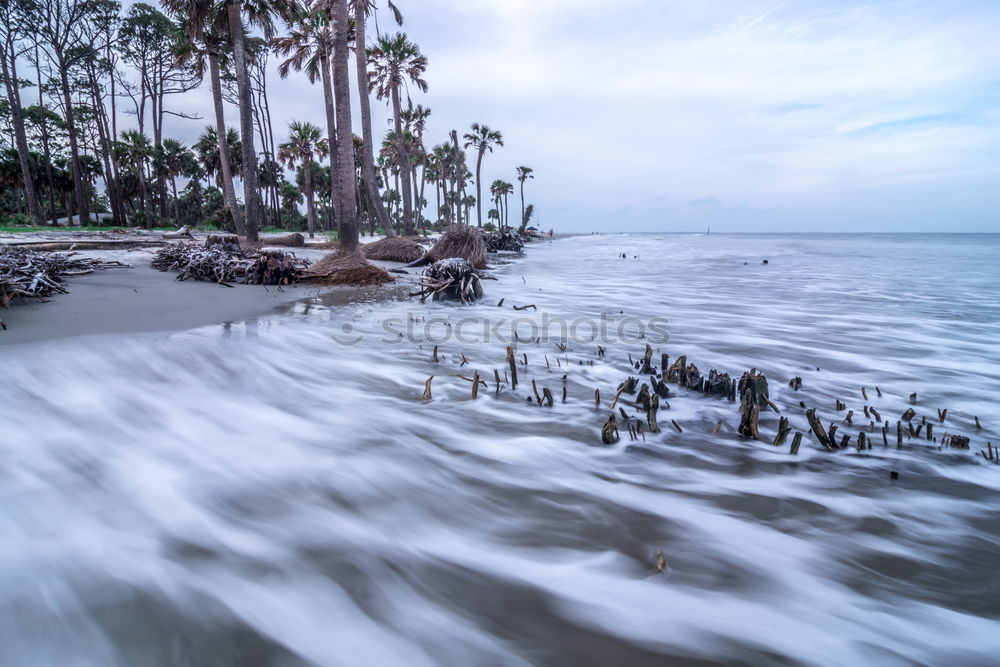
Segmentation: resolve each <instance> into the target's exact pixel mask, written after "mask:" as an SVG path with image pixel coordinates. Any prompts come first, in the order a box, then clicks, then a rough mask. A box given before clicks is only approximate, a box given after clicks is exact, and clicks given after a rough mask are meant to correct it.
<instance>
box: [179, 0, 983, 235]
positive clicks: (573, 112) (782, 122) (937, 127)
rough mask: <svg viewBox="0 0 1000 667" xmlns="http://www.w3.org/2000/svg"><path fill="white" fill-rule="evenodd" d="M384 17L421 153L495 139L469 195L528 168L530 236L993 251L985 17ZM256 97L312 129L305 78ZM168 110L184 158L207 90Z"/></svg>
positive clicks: (572, 3)
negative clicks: (814, 241) (707, 236)
mask: <svg viewBox="0 0 1000 667" xmlns="http://www.w3.org/2000/svg"><path fill="white" fill-rule="evenodd" d="M379 4H380V6H384V4H385V3H384V2H382V1H381V0H380V2H379ZM396 4H397V5H398V6H399V7H400V9H401V10H402V11H403V13H404V16H405V24H404V26H403V27H402V28H397V27H396V26H395V24H394V23H393V22H392V21H391V16H390V14H389V13H388V12H387V11H380V12H379V14H378V22H379V26H380V27H381V29H382V30H383V31H389V30H391V31H395V30H397V29H400V30H403V31H405V32H406V33H407V34H408V35H409V37H410V38H411V39H412V40H413V41H415V42H416V43H417V44H419V45H420V47H421V49H422V50H423V52H424V54H425V55H426V56H427V57H428V60H429V65H428V70H427V74H426V79H427V82H428V84H429V86H430V88H429V91H428V92H427V93H426V94H423V93H420V92H419V91H411V92H412V93H413V94H412V100H413V103H414V104H418V103H419V104H423V105H425V106H428V107H430V108H431V109H432V115H431V118H430V120H429V122H428V128H427V138H426V143H427V144H428V146H430V145H431V144H434V143H440V142H441V141H443V140H444V139H445V138H446V137H447V134H448V132H449V131H450V130H451V129H453V128H454V129H458V130H459V132H460V133H462V132H464V131H465V130H466V129H467V128H468V126H469V125H470V124H471V123H472V122H479V123H483V124H486V125H489V126H490V127H492V128H495V129H498V130H500V131H501V132H502V133H503V136H504V140H505V145H504V147H503V148H500V149H498V150H497V152H495V153H493V154H487V156H486V159H485V162H484V168H483V180H484V182H485V183H487V184H488V183H490V182H492V181H493V179H495V178H504V179H505V180H508V181H511V182H515V183H516V181H515V177H514V168H515V167H516V166H518V165H527V166H530V167H532V168H533V169H534V170H535V179H534V180H531V181H528V183H527V184H526V190H525V196H526V199H527V201H528V202H529V203H533V204H534V205H535V207H536V219H535V220H536V222H537V223H538V224H539V225H540V226H541V227H543V228H546V229H547V228H550V227H551V228H555V229H556V230H557V231H566V232H570V231H575V232H590V231H602V232H618V231H642V232H656V231H664V232H669V231H701V230H704V229H705V228H706V227H709V226H710V227H711V228H712V231H713V232H715V231H718V232H766V231H773V232H780V231H804V232H893V231H899V232H908V231H927V232H997V231H1000V38H998V36H1000V1H998V0H947V2H945V1H942V0H871V1H867V2H862V1H857V0H842V1H838V2H821V1H819V0H502V1H500V2H498V1H497V0H398V1H397V3H396ZM374 29H375V26H374V25H370V26H369V40H371V38H372V36H373V34H374ZM269 90H270V97H271V101H272V107H273V108H272V115H273V117H274V122H275V131H276V133H277V135H278V140H279V141H282V140H283V139H284V135H285V131H284V128H285V125H286V124H287V121H288V120H291V119H296V120H309V121H312V122H314V123H316V124H318V125H321V126H322V125H323V118H324V116H323V113H324V111H323V103H322V96H321V93H320V89H319V88H318V87H314V86H311V85H310V84H309V83H308V81H307V80H306V79H305V77H304V76H302V75H298V74H295V73H293V74H291V75H290V76H289V78H288V79H286V80H284V81H282V80H280V79H279V78H278V76H277V74H276V72H275V73H274V75H273V77H272V78H271V80H270V82H269ZM182 105H183V106H184V107H185V110H188V111H190V110H192V109H193V110H196V111H200V112H201V113H202V114H203V115H204V116H205V119H206V120H204V121H186V120H181V119H174V120H172V121H170V122H171V127H170V128H168V133H171V134H173V135H174V136H180V137H182V138H185V139H187V140H188V141H193V140H194V138H195V137H196V136H197V134H198V133H199V132H200V131H201V129H203V127H204V125H205V124H206V123H207V119H208V118H210V116H211V109H212V107H211V98H210V94H209V91H208V90H207V87H206V88H205V89H202V90H199V91H196V92H194V93H190V94H188V96H186V97H185V99H184V101H183V103H182ZM373 111H374V114H375V128H376V132H377V133H381V132H382V131H383V130H384V129H385V128H386V127H387V125H386V120H387V119H388V117H389V115H388V108H387V107H386V106H385V104H384V103H383V102H381V101H377V100H373ZM229 120H230V122H231V123H232V124H233V125H234V126H237V117H236V114H235V111H234V110H230V116H229ZM355 132H356V133H358V134H360V126H359V124H358V117H357V114H355ZM517 207H519V203H518V204H517V206H516V207H515V206H512V207H511V208H512V209H515V208H517Z"/></svg>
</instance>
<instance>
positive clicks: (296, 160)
mask: <svg viewBox="0 0 1000 667" xmlns="http://www.w3.org/2000/svg"><path fill="white" fill-rule="evenodd" d="M288 130H289V137H288V141H287V142H285V143H283V144H280V145H279V146H278V159H279V160H281V162H282V163H284V164H286V165H288V167H290V168H292V169H294V168H295V165H296V164H301V165H302V178H303V181H304V186H305V187H304V188H303V189H304V190H305V195H306V219H307V221H308V230H309V238H313V237H315V236H316V205H315V197H314V196H313V163H315V162H316V161H318V160H322V159H323V158H324V157H326V154H327V152H328V151H329V150H330V145H329V143H328V141H327V139H326V138H324V137H323V131H322V130H320V129H319V128H318V127H316V126H315V125H313V124H312V123H303V122H299V121H294V120H293V121H292V122H291V123H290V124H289V125H288Z"/></svg>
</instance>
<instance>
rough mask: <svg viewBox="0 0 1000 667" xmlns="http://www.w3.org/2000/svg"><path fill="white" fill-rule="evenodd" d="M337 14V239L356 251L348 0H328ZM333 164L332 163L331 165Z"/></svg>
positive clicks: (333, 173) (334, 178) (333, 177)
mask: <svg viewBox="0 0 1000 667" xmlns="http://www.w3.org/2000/svg"><path fill="white" fill-rule="evenodd" d="M326 4H327V5H328V6H329V5H331V4H332V7H331V9H332V13H333V83H334V95H335V97H336V103H337V154H338V155H339V156H340V163H339V165H337V168H336V169H331V172H330V180H331V181H332V183H333V187H334V189H335V190H336V199H338V200H339V201H338V206H337V232H338V234H337V238H338V240H339V241H340V248H341V249H342V250H345V251H347V252H353V251H355V250H357V249H358V246H359V245H360V242H359V239H358V231H359V230H358V206H357V179H356V178H355V173H354V133H353V131H352V129H351V80H350V77H349V76H348V61H349V59H350V58H349V55H350V54H349V53H348V47H347V43H348V37H347V33H348V27H349V26H348V20H347V14H348V13H347V0H326ZM331 166H332V165H331Z"/></svg>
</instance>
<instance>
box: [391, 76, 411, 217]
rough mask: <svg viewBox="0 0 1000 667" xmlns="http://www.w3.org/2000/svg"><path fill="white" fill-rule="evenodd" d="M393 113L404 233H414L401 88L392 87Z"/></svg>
mask: <svg viewBox="0 0 1000 667" xmlns="http://www.w3.org/2000/svg"><path fill="white" fill-rule="evenodd" d="M392 115H393V121H394V122H395V129H396V150H397V152H398V153H399V155H397V158H398V159H399V172H400V176H399V178H400V182H401V184H402V188H403V191H402V193H401V194H402V197H403V234H404V235H409V234H412V233H413V202H412V200H411V197H412V194H411V191H410V156H409V155H407V153H406V142H405V141H404V140H403V117H402V109H401V108H400V104H399V88H396V87H394V88H393V89H392Z"/></svg>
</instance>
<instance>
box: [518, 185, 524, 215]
mask: <svg viewBox="0 0 1000 667" xmlns="http://www.w3.org/2000/svg"><path fill="white" fill-rule="evenodd" d="M522 224H524V179H521V222H520V224H518V227H520V226H521V225H522Z"/></svg>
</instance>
